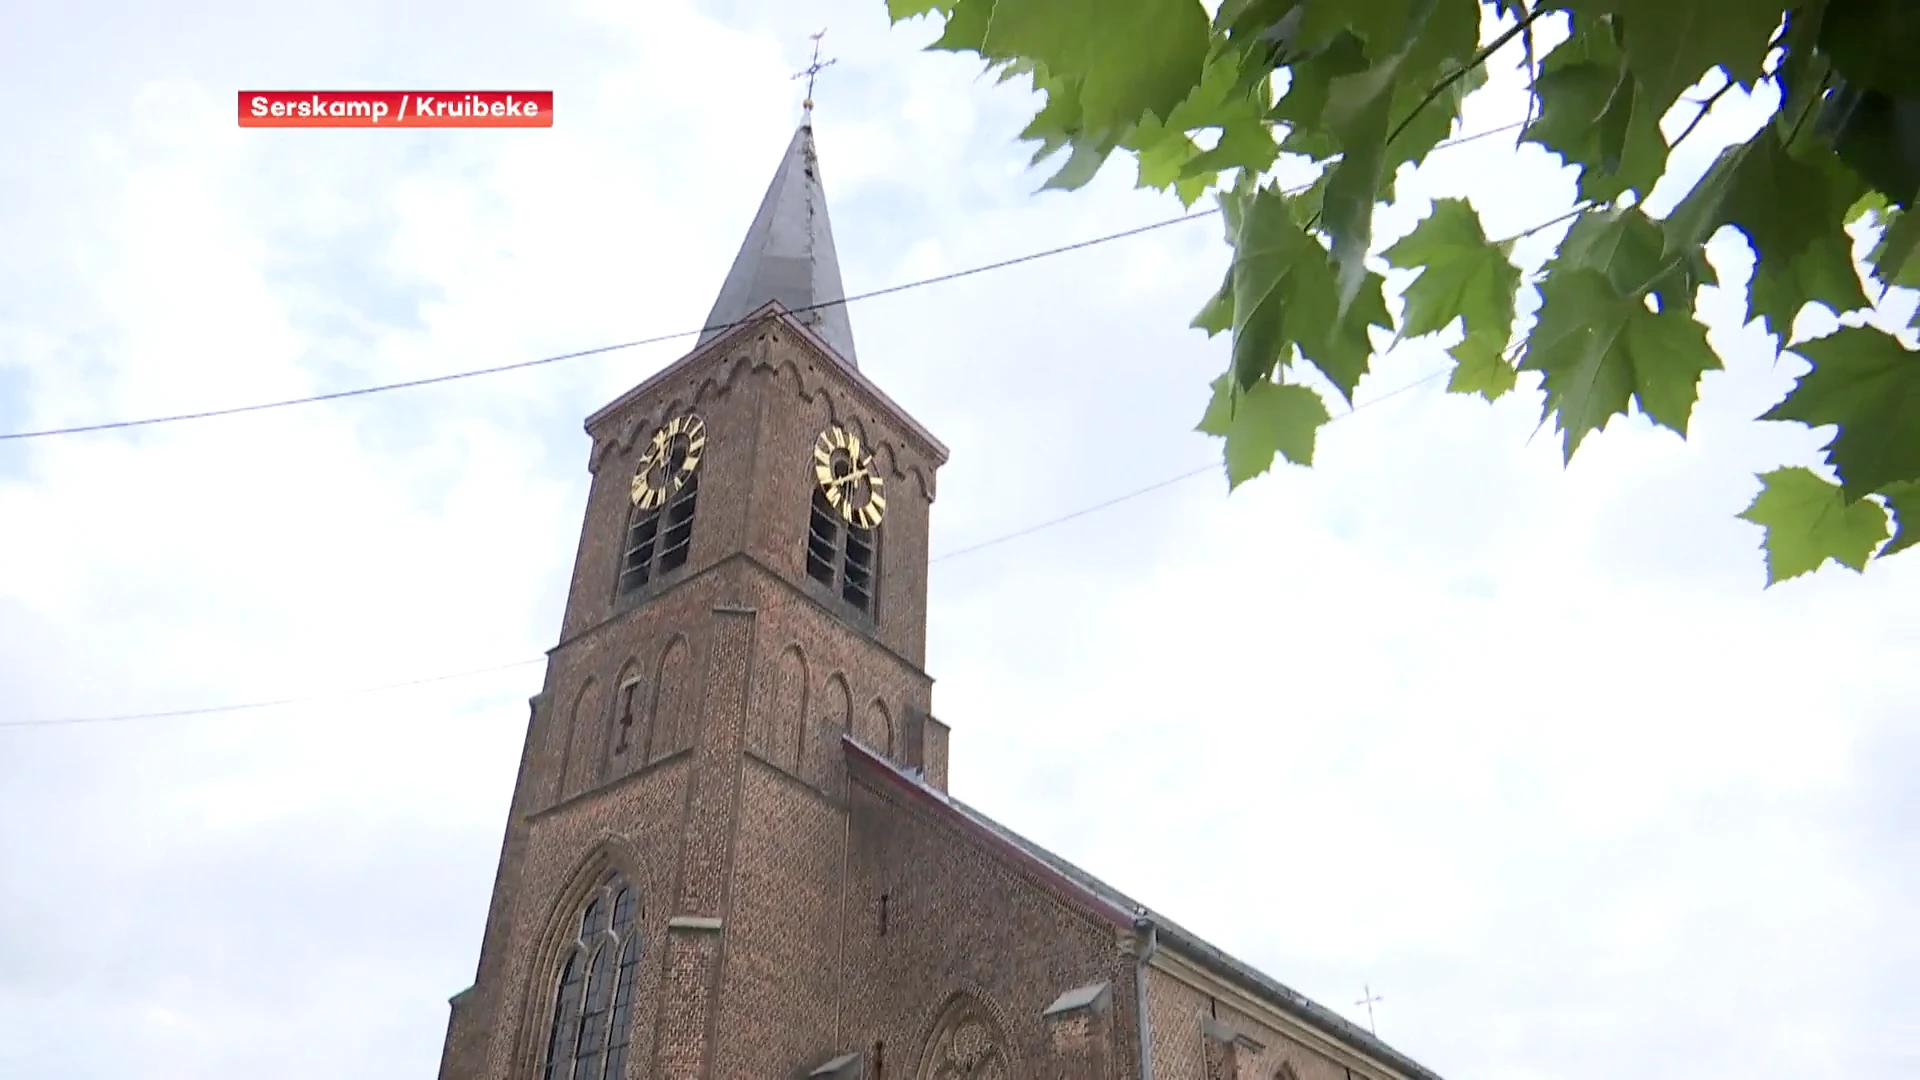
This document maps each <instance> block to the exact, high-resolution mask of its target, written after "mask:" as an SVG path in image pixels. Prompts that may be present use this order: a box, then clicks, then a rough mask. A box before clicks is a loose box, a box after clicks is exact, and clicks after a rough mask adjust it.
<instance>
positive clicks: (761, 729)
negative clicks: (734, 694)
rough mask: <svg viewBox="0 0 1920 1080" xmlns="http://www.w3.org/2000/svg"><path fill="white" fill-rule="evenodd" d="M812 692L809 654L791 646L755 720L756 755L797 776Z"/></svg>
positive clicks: (778, 664)
mask: <svg viewBox="0 0 1920 1080" xmlns="http://www.w3.org/2000/svg"><path fill="white" fill-rule="evenodd" d="M808 690H809V687H808V685H807V655H806V652H805V650H803V649H801V648H800V644H799V643H798V642H792V643H789V644H788V645H787V647H786V648H784V649H782V650H780V653H779V654H778V656H777V657H776V658H775V659H774V663H773V678H772V682H771V685H770V686H769V687H768V691H767V698H766V704H765V707H764V708H761V709H759V710H757V711H756V713H755V715H754V716H753V718H752V728H751V731H752V739H751V743H750V745H751V748H752V749H753V751H754V753H757V754H759V755H760V756H761V758H763V759H765V760H766V761H767V762H768V763H769V764H771V765H773V766H775V767H777V768H781V769H785V770H787V771H788V772H790V773H793V774H794V775H796V776H797V775H799V773H800V764H801V762H802V761H803V760H804V759H805V757H806V743H805V740H806V731H807V708H808V698H809V697H810V695H809V693H808Z"/></svg>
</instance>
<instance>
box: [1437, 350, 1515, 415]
mask: <svg viewBox="0 0 1920 1080" xmlns="http://www.w3.org/2000/svg"><path fill="white" fill-rule="evenodd" d="M1506 345H1507V339H1506V335H1505V334H1502V335H1501V336H1499V337H1497V338H1496V337H1494V336H1493V335H1492V334H1468V335H1467V336H1466V338H1465V339H1464V340H1462V341H1461V342H1460V344H1458V345H1455V346H1454V347H1453V348H1451V349H1448V350H1447V353H1448V355H1450V356H1452V357H1453V361H1454V363H1453V374H1452V375H1451V376H1449V377H1448V379H1447V392H1448V393H1451V394H1479V395H1480V396H1481V397H1483V398H1486V399H1487V400H1488V401H1490V402H1491V401H1498V400H1499V399H1500V396H1501V395H1502V394H1505V393H1506V392H1507V391H1509V390H1512V389H1513V386H1514V383H1515V382H1516V381H1517V380H1518V379H1519V377H1520V373H1519V372H1518V371H1516V370H1515V369H1514V366H1513V365H1512V364H1509V363H1507V358H1506V356H1505V352H1506Z"/></svg>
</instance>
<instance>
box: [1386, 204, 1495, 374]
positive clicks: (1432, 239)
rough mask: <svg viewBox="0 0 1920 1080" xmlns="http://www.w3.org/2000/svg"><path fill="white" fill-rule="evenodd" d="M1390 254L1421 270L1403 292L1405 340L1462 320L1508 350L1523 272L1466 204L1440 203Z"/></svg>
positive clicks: (1388, 256)
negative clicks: (1481, 226) (1488, 233)
mask: <svg viewBox="0 0 1920 1080" xmlns="http://www.w3.org/2000/svg"><path fill="white" fill-rule="evenodd" d="M1385 255H1386V259H1387V262H1389V263H1391V264H1392V265H1394V266H1397V267H1399V268H1400V269H1402V270H1416V269H1417V270H1419V271H1420V276H1419V277H1417V278H1414V279H1413V282H1412V284H1410V285H1408V286H1407V289H1406V292H1405V293H1404V294H1402V297H1403V299H1404V300H1405V302H1406V311H1405V314H1404V315H1403V317H1402V319H1401V327H1400V333H1401V334H1402V335H1403V336H1405V337H1418V336H1420V335H1421V334H1431V333H1433V332H1435V331H1437V330H1444V329H1446V328H1447V327H1448V326H1450V325H1452V323H1453V320H1454V319H1455V318H1456V317H1457V318H1459V319H1460V320H1461V322H1462V324H1463V325H1464V326H1465V329H1466V333H1467V335H1468V336H1470V337H1471V336H1472V335H1474V334H1476V333H1481V334H1486V335H1488V336H1489V337H1498V338H1499V339H1500V345H1501V347H1502V348H1504V347H1505V345H1506V337H1507V335H1508V334H1509V333H1510V332H1511V331H1512V329H1513V299H1514V293H1515V292H1516V291H1518V289H1519V288H1520V269H1519V267H1516V266H1514V265H1513V264H1512V263H1511V262H1509V261H1507V252H1506V249H1505V247H1504V245H1497V244H1493V243H1490V242H1489V241H1488V240H1487V236H1486V233H1485V232H1483V231H1482V230H1481V228H1480V216H1479V215H1478V214H1475V213H1474V212H1473V207H1472V206H1470V205H1468V204H1467V202H1466V200H1464V199H1435V200H1434V201H1433V212H1432V213H1430V214H1428V215H1427V216H1426V218H1424V219H1423V220H1422V221H1421V222H1420V224H1419V225H1416V226H1414V229H1413V231H1412V232H1410V233H1408V234H1407V235H1406V236H1404V237H1402V238H1401V239H1400V241H1399V242H1398V243H1396V244H1394V245H1393V246H1392V247H1390V248H1388V249H1387V250H1386V252H1385ZM1496 351H1498V350H1496Z"/></svg>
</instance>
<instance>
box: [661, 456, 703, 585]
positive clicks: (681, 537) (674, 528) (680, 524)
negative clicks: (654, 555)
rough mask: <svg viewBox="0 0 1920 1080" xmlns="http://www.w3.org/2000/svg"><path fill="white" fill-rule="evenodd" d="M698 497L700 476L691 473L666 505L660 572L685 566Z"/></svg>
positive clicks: (691, 539) (690, 544) (691, 538)
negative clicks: (665, 526)
mask: <svg viewBox="0 0 1920 1080" xmlns="http://www.w3.org/2000/svg"><path fill="white" fill-rule="evenodd" d="M699 497H700V474H699V473H697V472H696V473H693V474H692V475H690V476H688V477H687V482H686V483H685V484H684V485H682V486H681V488H680V490H679V491H678V492H677V493H675V494H674V496H673V499H672V500H671V501H670V502H668V503H667V528H666V536H665V537H664V538H663V539H662V542H661V549H660V570H661V572H662V573H664V572H666V571H668V570H678V569H679V568H680V567H682V566H685V565H686V564H687V549H688V548H690V547H692V546H693V508H694V504H695V503H696V502H697V501H698V500H699Z"/></svg>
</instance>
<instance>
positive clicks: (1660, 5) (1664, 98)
mask: <svg viewBox="0 0 1920 1080" xmlns="http://www.w3.org/2000/svg"><path fill="white" fill-rule="evenodd" d="M1605 6H1606V9H1607V10H1609V11H1611V12H1613V13H1615V14H1617V15H1618V16H1619V18H1620V22H1621V25H1622V29H1623V30H1624V32H1625V33H1624V36H1625V38H1626V42H1625V44H1626V56H1627V66H1628V67H1629V68H1631V69H1632V71H1633V74H1634V78H1635V79H1637V80H1638V81H1639V83H1640V88H1641V90H1642V91H1643V93H1644V96H1645V99H1646V105H1647V106H1648V114H1649V115H1650V116H1652V117H1653V118H1654V119H1655V120H1656V121H1657V120H1658V119H1659V118H1660V117H1662V116H1664V115H1666V112H1667V110H1668V109H1669V108H1672V107H1673V103H1674V102H1675V101H1677V100H1679V98H1680V95H1681V94H1682V93H1683V92H1685V91H1686V89H1687V88H1688V87H1690V86H1692V85H1693V84H1695V83H1697V82H1699V81H1700V79H1701V77H1702V76H1704V75H1706V73H1707V72H1708V71H1710V70H1712V69H1713V68H1714V67H1721V68H1724V69H1725V70H1726V72H1727V74H1728V75H1730V76H1732V78H1733V79H1734V80H1735V81H1736V82H1739V83H1741V84H1742V85H1745V86H1752V85H1753V84H1754V83H1756V82H1758V81H1759V79H1760V63H1761V61H1762V60H1764V59H1766V55H1767V43H1768V42H1770V41H1772V40H1773V33H1774V31H1775V30H1778V29H1779V28H1780V20H1781V19H1782V18H1783V17H1784V16H1785V14H1786V8H1787V6H1788V5H1787V4H1786V3H1783V2H1782V0H1696V2H1688V0H1606V4H1605Z"/></svg>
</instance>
